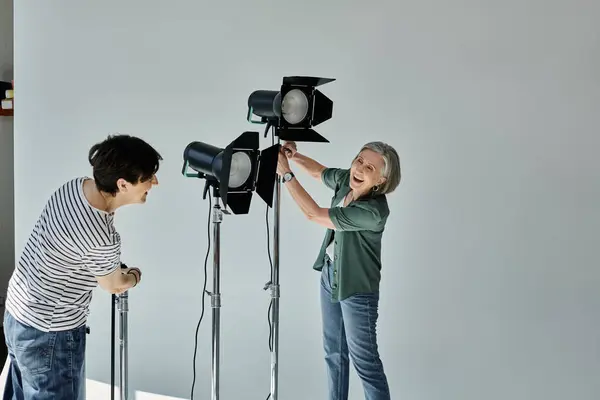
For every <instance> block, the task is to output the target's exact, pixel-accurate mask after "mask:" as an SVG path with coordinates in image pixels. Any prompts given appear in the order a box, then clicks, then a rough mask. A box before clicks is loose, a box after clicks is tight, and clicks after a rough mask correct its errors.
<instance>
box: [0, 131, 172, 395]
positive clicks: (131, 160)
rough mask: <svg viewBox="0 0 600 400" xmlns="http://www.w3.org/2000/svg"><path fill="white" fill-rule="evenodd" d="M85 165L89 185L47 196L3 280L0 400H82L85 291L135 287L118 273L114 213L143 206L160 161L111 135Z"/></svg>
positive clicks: (131, 140) (83, 182)
mask: <svg viewBox="0 0 600 400" xmlns="http://www.w3.org/2000/svg"><path fill="white" fill-rule="evenodd" d="M88 160H89V162H90V164H91V166H92V168H93V179H92V178H88V177H77V178H74V179H72V180H69V181H68V182H66V183H64V184H63V185H62V186H61V187H59V188H58V189H57V190H56V191H55V192H54V193H53V194H52V195H51V196H50V198H49V200H48V201H47V203H46V206H45V207H44V209H43V210H42V212H41V215H40V217H39V219H38V220H37V223H36V224H35V226H34V227H33V230H32V232H31V234H30V236H29V239H28V240H27V243H26V244H25V248H24V250H23V252H22V253H21V256H20V259H19V260H18V263H17V265H16V268H15V270H14V272H13V274H12V276H11V278H10V281H9V286H8V293H7V298H6V311H5V313H4V336H5V341H6V345H7V347H8V352H9V357H10V371H8V378H7V382H6V387H5V392H4V399H5V400H8V399H15V400H21V399H24V400H46V399H48V400H50V399H52V400H62V399H64V400H84V399H85V343H86V326H85V325H86V321H87V317H88V314H89V304H90V301H91V299H92V290H93V289H94V288H95V287H96V286H98V285H99V286H100V287H101V288H103V289H105V290H106V291H108V292H110V293H113V294H116V293H122V292H124V291H126V290H129V289H131V288H133V287H135V286H136V285H137V284H138V283H139V282H140V279H141V272H140V270H139V269H138V268H122V263H121V258H120V257H121V239H120V236H119V234H118V233H117V231H116V230H115V227H114V225H113V219H114V213H115V210H117V209H118V208H119V207H121V206H125V205H128V204H136V203H145V201H146V196H148V192H149V191H150V189H151V188H152V187H153V186H154V185H157V184H158V180H157V178H156V173H157V171H158V169H159V163H160V160H162V157H161V156H160V154H159V153H158V152H157V151H156V150H155V149H154V148H153V147H152V146H150V145H149V144H148V143H146V142H145V141H143V140H142V139H139V138H136V137H132V136H128V135H115V136H109V137H108V138H107V139H106V140H104V141H103V142H101V143H97V144H95V145H94V146H92V148H91V149H90V151H89V156H88Z"/></svg>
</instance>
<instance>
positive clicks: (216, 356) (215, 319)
mask: <svg viewBox="0 0 600 400" xmlns="http://www.w3.org/2000/svg"><path fill="white" fill-rule="evenodd" d="M214 192H215V193H214V199H215V204H214V206H213V215H212V218H213V223H214V227H213V249H214V250H213V292H212V293H210V292H208V291H207V293H208V294H209V295H210V299H211V300H210V304H211V307H212V368H211V378H212V395H211V399H212V400H219V379H220V376H219V369H220V346H221V343H220V334H221V276H220V274H221V271H220V269H219V267H220V256H221V221H222V220H223V211H222V210H221V205H220V204H219V195H218V188H216V187H215V188H214Z"/></svg>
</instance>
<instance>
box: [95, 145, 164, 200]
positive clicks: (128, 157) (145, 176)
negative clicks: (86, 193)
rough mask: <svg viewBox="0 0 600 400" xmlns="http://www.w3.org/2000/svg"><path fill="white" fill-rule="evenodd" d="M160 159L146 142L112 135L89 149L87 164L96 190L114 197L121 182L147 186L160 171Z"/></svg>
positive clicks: (156, 152)
mask: <svg viewBox="0 0 600 400" xmlns="http://www.w3.org/2000/svg"><path fill="white" fill-rule="evenodd" d="M161 160H162V157H161V155H160V154H159V153H158V151H156V150H155V149H154V148H153V147H152V146H151V145H150V144H148V143H147V142H145V141H144V140H142V139H140V138H137V137H135V136H130V135H121V134H119V135H109V136H108V138H107V139H105V140H104V141H102V142H100V143H96V144H95V145H93V146H92V147H91V148H90V152H89V155H88V161H89V162H90V165H91V166H92V168H93V175H94V180H95V181H96V187H97V188H98V190H101V191H103V192H106V193H110V194H112V195H114V194H116V193H117V191H118V188H117V181H118V180H119V179H121V178H123V179H125V180H126V181H127V182H129V183H132V184H137V183H139V182H146V181H148V180H150V179H152V178H153V177H154V175H155V174H156V172H157V171H158V168H159V162H160V161H161Z"/></svg>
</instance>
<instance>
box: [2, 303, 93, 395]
mask: <svg viewBox="0 0 600 400" xmlns="http://www.w3.org/2000/svg"><path fill="white" fill-rule="evenodd" d="M4 338H5V340H6V345H7V347H8V355H9V357H10V370H9V371H8V377H7V381H6V387H5V389H4V397H3V399H4V400H50V399H54V400H63V399H64V400H85V339H86V327H85V326H82V327H81V328H76V329H72V330H69V331H62V332H42V331H39V330H37V329H35V328H32V327H29V326H27V325H23V324H22V323H20V322H19V321H17V320H16V319H15V318H14V317H13V316H12V315H11V314H10V313H9V312H8V311H5V313H4Z"/></svg>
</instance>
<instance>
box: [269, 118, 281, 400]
mask: <svg viewBox="0 0 600 400" xmlns="http://www.w3.org/2000/svg"><path fill="white" fill-rule="evenodd" d="M272 135H273V141H275V137H276V134H275V127H274V126H273V127H272ZM276 144H277V146H278V147H279V144H280V141H279V137H277V143H276ZM273 199H274V204H273V209H274V216H273V270H272V272H271V281H270V282H267V284H266V285H265V289H270V292H271V316H270V317H271V332H270V336H271V341H272V343H271V349H270V350H271V399H277V398H278V397H279V379H278V378H279V297H280V286H279V226H280V225H279V224H280V219H279V216H280V204H281V179H280V178H279V176H278V177H277V178H276V180H275V191H274V196H273Z"/></svg>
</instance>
